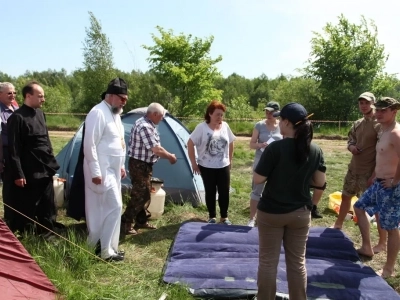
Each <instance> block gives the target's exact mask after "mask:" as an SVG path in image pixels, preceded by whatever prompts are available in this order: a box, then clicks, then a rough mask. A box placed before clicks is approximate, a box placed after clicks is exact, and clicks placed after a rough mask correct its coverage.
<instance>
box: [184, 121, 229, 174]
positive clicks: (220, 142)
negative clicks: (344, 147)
mask: <svg viewBox="0 0 400 300" xmlns="http://www.w3.org/2000/svg"><path fill="white" fill-rule="evenodd" d="M190 139H191V140H192V142H193V144H194V145H195V147H196V150H197V155H198V158H197V163H198V164H199V165H201V166H203V167H206V168H214V169H219V168H224V167H226V166H229V164H230V162H229V144H230V143H232V142H233V141H234V140H235V139H236V137H235V136H234V134H233V133H232V131H231V129H230V128H229V125H228V124H227V123H226V122H222V126H221V129H220V130H215V131H214V130H212V129H211V128H210V127H208V124H207V123H206V122H202V123H200V124H198V125H197V126H196V128H195V129H194V130H193V132H192V134H191V135H190Z"/></svg>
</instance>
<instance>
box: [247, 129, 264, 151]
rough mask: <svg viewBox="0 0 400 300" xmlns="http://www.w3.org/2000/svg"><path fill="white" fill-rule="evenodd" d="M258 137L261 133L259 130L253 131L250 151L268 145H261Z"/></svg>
mask: <svg viewBox="0 0 400 300" xmlns="http://www.w3.org/2000/svg"><path fill="white" fill-rule="evenodd" d="M258 136H259V132H258V130H257V129H255V128H254V129H253V134H252V135H251V140H250V149H256V150H257V149H260V148H264V147H266V146H267V145H266V143H259V142H258Z"/></svg>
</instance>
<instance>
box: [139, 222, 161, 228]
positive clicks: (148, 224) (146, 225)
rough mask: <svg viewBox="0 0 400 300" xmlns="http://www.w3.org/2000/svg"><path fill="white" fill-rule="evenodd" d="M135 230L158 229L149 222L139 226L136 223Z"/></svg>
mask: <svg viewBox="0 0 400 300" xmlns="http://www.w3.org/2000/svg"><path fill="white" fill-rule="evenodd" d="M133 228H134V229H138V228H145V229H157V227H156V226H155V225H153V224H150V223H149V222H147V223H144V224H138V223H136V224H135V226H133Z"/></svg>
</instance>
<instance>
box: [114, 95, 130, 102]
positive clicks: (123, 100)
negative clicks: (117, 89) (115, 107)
mask: <svg viewBox="0 0 400 300" xmlns="http://www.w3.org/2000/svg"><path fill="white" fill-rule="evenodd" d="M114 95H115V96H117V97H118V98H119V99H120V100H121V101H122V102H126V101H128V98H125V97H122V96H120V95H118V94H114Z"/></svg>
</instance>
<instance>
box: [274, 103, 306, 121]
mask: <svg viewBox="0 0 400 300" xmlns="http://www.w3.org/2000/svg"><path fill="white" fill-rule="evenodd" d="M274 117H281V118H282V119H287V120H289V122H290V123H292V124H293V125H297V124H298V123H299V122H301V121H305V120H307V118H308V117H309V115H308V113H307V110H306V109H305V108H304V106H303V105H301V104H300V103H296V102H291V103H288V104H286V105H285V106H284V107H283V108H282V110H281V111H278V112H275V113H274Z"/></svg>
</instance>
